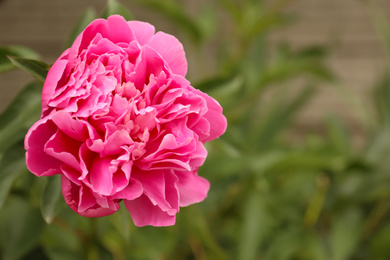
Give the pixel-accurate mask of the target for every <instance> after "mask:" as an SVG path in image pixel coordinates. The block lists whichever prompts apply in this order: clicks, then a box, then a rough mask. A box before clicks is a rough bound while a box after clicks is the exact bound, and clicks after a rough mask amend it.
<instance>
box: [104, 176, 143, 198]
mask: <svg viewBox="0 0 390 260" xmlns="http://www.w3.org/2000/svg"><path fill="white" fill-rule="evenodd" d="M143 190H144V189H143V188H142V185H141V183H140V182H139V181H137V180H135V179H132V180H131V181H130V182H129V184H128V185H127V187H126V188H124V189H123V190H121V191H119V192H117V193H115V194H114V195H112V196H111V197H110V198H111V199H125V200H133V199H136V198H138V197H139V196H141V194H142V192H143Z"/></svg>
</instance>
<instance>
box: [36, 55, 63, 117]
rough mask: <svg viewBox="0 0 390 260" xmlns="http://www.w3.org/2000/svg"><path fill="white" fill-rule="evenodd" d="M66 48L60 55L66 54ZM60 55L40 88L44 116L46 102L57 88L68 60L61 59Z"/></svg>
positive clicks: (46, 107) (46, 106)
mask: <svg viewBox="0 0 390 260" xmlns="http://www.w3.org/2000/svg"><path fill="white" fill-rule="evenodd" d="M67 53H68V50H66V51H65V52H64V53H63V54H62V55H61V57H64V56H66V55H67ZM61 57H60V58H59V59H58V60H57V61H56V62H54V64H53V66H51V68H50V70H49V72H48V73H47V77H46V79H45V83H44V84H43V89H42V98H41V99H42V115H43V116H46V115H47V114H45V112H46V111H47V109H48V102H49V100H50V99H51V98H53V94H54V92H55V90H56V88H57V84H58V81H60V79H61V78H62V77H63V74H64V71H65V68H66V66H67V65H68V60H65V59H61Z"/></svg>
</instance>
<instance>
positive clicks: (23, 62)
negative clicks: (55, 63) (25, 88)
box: [8, 56, 49, 82]
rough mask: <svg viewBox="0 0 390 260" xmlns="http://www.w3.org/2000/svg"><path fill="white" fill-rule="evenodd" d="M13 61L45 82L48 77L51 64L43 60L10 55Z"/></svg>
mask: <svg viewBox="0 0 390 260" xmlns="http://www.w3.org/2000/svg"><path fill="white" fill-rule="evenodd" d="M8 58H9V59H10V60H11V62H12V63H13V64H14V65H15V66H17V67H18V68H20V69H22V70H24V71H25V72H27V73H29V74H31V75H32V76H34V77H35V78H36V79H38V80H40V81H42V82H44V81H45V79H46V75H47V72H48V71H49V65H47V64H46V63H44V62H43V61H38V60H33V59H25V58H18V57H11V56H8Z"/></svg>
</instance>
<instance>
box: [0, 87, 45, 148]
mask: <svg viewBox="0 0 390 260" xmlns="http://www.w3.org/2000/svg"><path fill="white" fill-rule="evenodd" d="M41 91H42V84H41V83H38V82H33V83H31V84H28V85H27V86H26V87H25V88H24V89H23V90H22V91H21V92H20V93H19V94H18V95H17V96H16V98H15V99H14V100H13V101H12V102H11V104H10V105H9V106H8V107H7V108H6V110H5V111H4V112H3V113H2V114H1V115H0V153H1V152H2V151H4V150H6V149H7V148H8V147H11V146H12V145H13V144H15V143H16V142H18V141H20V140H22V139H23V138H24V135H25V134H26V132H27V130H28V128H29V127H30V126H31V125H32V124H33V123H34V122H35V121H36V120H37V119H39V114H40V110H41Z"/></svg>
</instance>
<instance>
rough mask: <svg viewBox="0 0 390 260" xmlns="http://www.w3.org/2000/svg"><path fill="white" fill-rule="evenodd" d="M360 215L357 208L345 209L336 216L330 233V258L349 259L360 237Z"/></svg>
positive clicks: (337, 259)
mask: <svg viewBox="0 0 390 260" xmlns="http://www.w3.org/2000/svg"><path fill="white" fill-rule="evenodd" d="M361 234H362V216H361V213H360V212H359V211H358V210H357V209H351V210H347V211H346V212H343V214H342V215H340V216H337V219H336V220H335V223H334V225H333V227H332V230H331V233H330V238H329V242H330V247H331V251H332V256H333V257H332V259H334V260H347V259H351V256H352V253H353V252H355V250H356V249H357V246H358V245H359V240H360V239H361V238H362V237H361Z"/></svg>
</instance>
